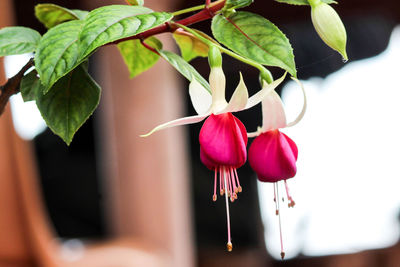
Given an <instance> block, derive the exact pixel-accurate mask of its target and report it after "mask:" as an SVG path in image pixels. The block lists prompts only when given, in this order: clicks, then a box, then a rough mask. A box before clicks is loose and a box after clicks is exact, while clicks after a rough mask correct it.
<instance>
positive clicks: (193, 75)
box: [158, 50, 211, 93]
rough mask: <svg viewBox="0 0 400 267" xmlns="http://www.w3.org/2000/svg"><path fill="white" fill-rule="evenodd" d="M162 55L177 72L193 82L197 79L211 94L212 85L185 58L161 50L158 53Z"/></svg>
mask: <svg viewBox="0 0 400 267" xmlns="http://www.w3.org/2000/svg"><path fill="white" fill-rule="evenodd" d="M158 52H159V53H160V55H161V56H162V57H163V58H164V59H165V60H167V61H168V62H169V63H170V64H171V65H172V66H173V67H174V68H175V69H176V70H177V71H179V72H180V73H181V74H182V75H183V76H185V78H186V79H188V80H189V81H192V79H196V80H197V81H198V82H199V83H200V84H201V85H202V86H203V87H204V89H206V90H208V91H209V92H210V93H211V90H210V85H209V84H208V82H207V81H206V80H205V79H204V78H203V76H201V75H200V74H199V73H198V72H197V70H196V69H195V68H193V67H192V65H190V64H189V63H187V62H186V61H185V60H184V59H183V58H181V57H180V56H178V55H177V54H175V53H172V52H169V51H164V50H160V51H158Z"/></svg>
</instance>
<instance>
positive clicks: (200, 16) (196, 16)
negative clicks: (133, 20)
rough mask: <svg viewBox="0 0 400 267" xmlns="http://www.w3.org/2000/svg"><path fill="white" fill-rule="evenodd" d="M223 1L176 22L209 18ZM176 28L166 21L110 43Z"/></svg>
mask: <svg viewBox="0 0 400 267" xmlns="http://www.w3.org/2000/svg"><path fill="white" fill-rule="evenodd" d="M225 2H226V1H221V2H220V3H216V4H215V5H211V6H209V7H208V8H205V9H203V10H201V11H199V12H198V13H196V14H194V15H192V16H190V17H187V18H184V19H181V20H178V21H177V22H176V23H178V24H181V25H184V26H189V25H192V24H194V23H198V22H200V21H203V20H207V19H210V18H212V17H213V15H214V14H215V13H216V12H217V11H219V10H221V9H222V8H223V7H224V6H225ZM176 29H177V28H176V26H172V25H171V24H170V23H168V22H166V23H164V24H163V25H160V26H158V27H155V28H153V29H150V30H148V31H145V32H142V33H140V34H137V35H134V36H131V37H127V38H124V39H121V40H118V41H115V42H113V43H111V44H118V43H120V42H124V41H127V40H133V39H142V40H144V39H146V38H147V37H150V36H153V35H156V34H160V33H164V32H174V31H175V30H176Z"/></svg>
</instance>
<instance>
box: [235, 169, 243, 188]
mask: <svg viewBox="0 0 400 267" xmlns="http://www.w3.org/2000/svg"><path fill="white" fill-rule="evenodd" d="M233 170H234V171H235V178H236V184H237V185H238V191H239V193H240V192H242V187H241V186H240V182H239V176H238V174H237V171H236V169H233Z"/></svg>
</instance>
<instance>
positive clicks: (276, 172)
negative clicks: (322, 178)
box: [248, 79, 307, 259]
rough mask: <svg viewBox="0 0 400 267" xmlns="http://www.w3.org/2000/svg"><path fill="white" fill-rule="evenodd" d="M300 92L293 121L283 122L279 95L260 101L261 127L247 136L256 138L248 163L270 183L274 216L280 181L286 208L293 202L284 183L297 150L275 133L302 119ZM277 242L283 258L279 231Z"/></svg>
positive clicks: (293, 169)
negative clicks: (297, 107) (285, 199)
mask: <svg viewBox="0 0 400 267" xmlns="http://www.w3.org/2000/svg"><path fill="white" fill-rule="evenodd" d="M294 80H295V81H296V82H297V83H299V85H300V87H301V89H302V90H303V96H304V105H303V109H302V111H301V113H300V114H299V116H298V117H297V118H296V120H295V121H293V122H291V123H287V122H286V115H285V111H284V108H283V104H282V101H281V98H280V97H279V95H278V94H277V93H276V92H275V91H274V90H273V91H270V93H269V94H268V95H267V96H266V97H265V98H264V99H263V101H262V114H263V126H262V127H261V128H259V129H258V131H257V132H256V133H249V134H248V136H249V137H254V136H257V137H256V138H255V139H254V141H253V143H252V144H251V146H250V149H249V163H250V166H251V167H252V169H253V170H254V171H255V172H256V173H257V177H258V179H259V180H260V181H261V182H270V183H274V201H275V205H276V215H279V229H280V214H279V191H278V186H277V182H279V181H282V180H283V181H284V183H285V189H286V195H287V199H288V202H289V203H288V206H289V207H294V205H295V202H294V200H293V198H292V196H291V195H290V193H289V188H288V185H287V182H286V180H287V179H289V178H292V177H294V176H295V175H296V171H297V168H296V161H297V155H298V150H297V146H296V144H295V142H293V140H292V139H290V138H289V137H288V136H287V135H286V134H284V133H282V132H280V131H279V129H280V128H285V127H289V126H293V125H295V124H297V123H298V122H299V121H300V120H301V119H302V118H303V116H304V113H305V110H306V104H307V102H306V95H305V92H304V88H303V86H302V85H301V83H300V82H299V81H298V80H297V79H294ZM280 239H281V257H282V259H283V258H284V256H285V253H284V252H283V243H282V231H281V230H280Z"/></svg>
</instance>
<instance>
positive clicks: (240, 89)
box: [217, 73, 249, 114]
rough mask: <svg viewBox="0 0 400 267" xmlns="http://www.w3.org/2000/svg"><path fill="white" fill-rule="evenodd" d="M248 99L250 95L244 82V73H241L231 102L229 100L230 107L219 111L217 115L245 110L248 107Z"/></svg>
mask: <svg viewBox="0 0 400 267" xmlns="http://www.w3.org/2000/svg"><path fill="white" fill-rule="evenodd" d="M248 99H249V93H248V91H247V87H246V84H245V83H244V81H243V76H242V73H240V81H239V84H238V86H237V87H236V89H235V91H234V92H233V95H232V97H231V100H229V103H228V105H227V106H226V107H225V108H224V109H223V110H222V111H217V114H218V113H226V112H236V111H240V110H243V109H244V108H245V107H246V104H247V101H248Z"/></svg>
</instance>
